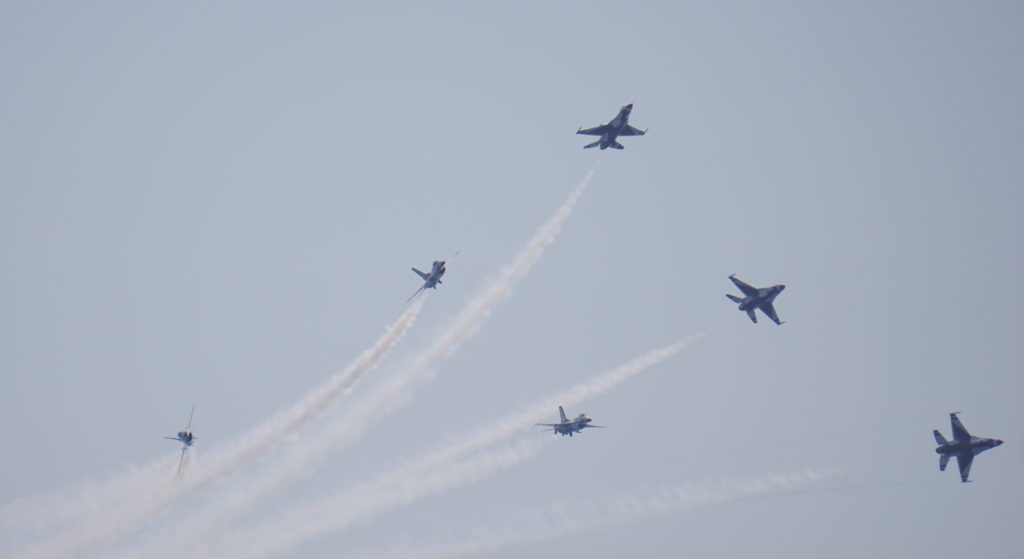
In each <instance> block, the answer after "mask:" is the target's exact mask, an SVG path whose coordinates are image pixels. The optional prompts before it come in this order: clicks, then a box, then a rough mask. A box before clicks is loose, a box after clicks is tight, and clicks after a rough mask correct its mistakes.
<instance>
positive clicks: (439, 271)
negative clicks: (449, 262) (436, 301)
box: [405, 260, 445, 303]
mask: <svg viewBox="0 0 1024 559" xmlns="http://www.w3.org/2000/svg"><path fill="white" fill-rule="evenodd" d="M444 264H445V261H444V260H435V261H434V264H433V265H432V267H431V268H430V272H429V273H428V272H423V271H420V270H417V269H416V268H413V269H412V271H414V272H416V274H417V275H418V276H419V277H421V278H423V286H422V287H420V288H419V289H417V290H416V293H413V294H412V295H411V296H410V297H409V298H408V299H406V301H405V302H406V303H408V302H409V301H412V300H413V298H415V297H416V296H417V295H419V294H420V292H421V291H423V290H424V289H437V285H438V284H439V283H443V282H442V281H441V276H443V275H444V273H445V267H444Z"/></svg>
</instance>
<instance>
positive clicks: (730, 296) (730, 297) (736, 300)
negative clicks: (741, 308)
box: [725, 293, 743, 305]
mask: <svg viewBox="0 0 1024 559" xmlns="http://www.w3.org/2000/svg"><path fill="white" fill-rule="evenodd" d="M725 296H726V297H728V298H729V299H730V300H731V301H732V302H733V303H736V304H737V305H738V304H742V303H743V299H740V298H739V297H737V296H735V295H730V294H728V293H726V294H725Z"/></svg>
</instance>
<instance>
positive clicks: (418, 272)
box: [412, 268, 428, 279]
mask: <svg viewBox="0 0 1024 559" xmlns="http://www.w3.org/2000/svg"><path fill="white" fill-rule="evenodd" d="M412 271H414V272H416V275H418V276H419V277H421V278H423V279H427V275H428V274H427V273H426V272H421V271H419V270H417V269H416V268H413V269H412Z"/></svg>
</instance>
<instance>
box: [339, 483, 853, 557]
mask: <svg viewBox="0 0 1024 559" xmlns="http://www.w3.org/2000/svg"><path fill="white" fill-rule="evenodd" d="M834 473H835V472H833V471H815V470H806V471H803V472H792V473H785V474H768V475H761V476H757V477H752V478H746V479H742V478H741V479H725V480H719V481H708V482H701V483H686V484H681V485H671V486H665V487H660V488H654V489H641V490H637V491H635V492H632V493H627V494H623V495H618V496H609V497H604V498H602V499H587V500H584V501H577V502H571V503H570V502H561V503H557V504H554V505H550V506H546V507H543V508H540V509H536V510H530V511H523V512H520V513H519V514H515V515H509V516H506V517H503V518H500V519H492V520H491V521H489V522H481V520H480V518H479V516H477V517H476V518H474V519H471V520H467V519H463V520H461V521H459V522H457V523H455V524H454V525H451V526H449V527H447V528H444V529H438V528H437V527H435V528H433V529H432V530H431V533H432V534H438V533H439V532H440V533H442V534H443V535H442V536H441V537H435V540H434V542H433V543H425V542H422V541H419V542H407V543H405V544H404V545H405V546H406V547H404V548H401V549H400V548H397V547H393V548H392V549H390V550H385V551H371V552H367V553H361V554H359V556H360V557H363V558H366V559H449V558H453V557H463V556H466V555H474V554H478V553H483V552H486V551H492V550H495V549H500V548H504V547H509V546H517V545H524V544H528V543H534V542H540V541H545V540H550V539H555V538H561V537H565V536H570V535H574V534H580V533H585V532H592V531H595V530H600V529H606V528H612V527H616V526H624V525H628V524H631V523H634V522H637V521H639V520H642V519H644V518H649V517H654V516H666V515H671V514H679V513H684V512H688V511H691V510H694V509H696V508H700V507H705V506H711V505H717V504H721V503H725V502H729V501H736V500H740V499H748V498H754V497H762V496H767V495H777V494H784V493H788V492H791V491H794V490H799V489H800V488H801V487H803V486H805V485H808V484H811V483H814V482H816V481H819V480H822V479H825V478H827V477H830V476H831V475H833V474H834Z"/></svg>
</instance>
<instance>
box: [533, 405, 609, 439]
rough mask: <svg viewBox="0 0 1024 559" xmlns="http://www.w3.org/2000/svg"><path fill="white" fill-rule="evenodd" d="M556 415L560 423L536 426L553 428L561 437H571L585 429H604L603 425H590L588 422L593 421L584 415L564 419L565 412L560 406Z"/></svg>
mask: <svg viewBox="0 0 1024 559" xmlns="http://www.w3.org/2000/svg"><path fill="white" fill-rule="evenodd" d="M558 414H559V415H560V416H561V418H562V421H561V422H560V423H538V424H537V425H540V426H541V427H554V431H555V433H558V434H560V435H562V436H563V437H564V436H565V435H569V436H570V437H571V436H572V434H573V433H579V432H580V431H582V430H584V429H586V428H587V427H597V428H601V429H603V428H604V426H603V425H591V424H590V422H591V421H593V420H592V419H590V418H589V417H587V414H585V413H581V414H579V415H577V416H576V418H575V419H569V418H568V417H566V415H565V410H564V409H562V406H558Z"/></svg>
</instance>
